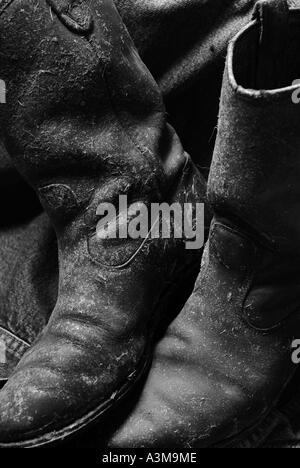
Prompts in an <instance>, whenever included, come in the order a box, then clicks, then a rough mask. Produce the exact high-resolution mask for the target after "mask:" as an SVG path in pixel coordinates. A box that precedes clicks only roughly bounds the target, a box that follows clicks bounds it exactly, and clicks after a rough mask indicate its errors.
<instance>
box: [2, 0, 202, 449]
mask: <svg viewBox="0 0 300 468" xmlns="http://www.w3.org/2000/svg"><path fill="white" fill-rule="evenodd" d="M64 4H65V5H66V6H67V5H70V8H71V6H74V5H75V4H76V5H77V7H76V12H77V14H80V9H81V8H83V12H85V11H86V9H85V7H84V5H86V2H64ZM89 9H90V10H89V11H90V13H91V15H92V17H93V26H92V29H91V30H90V31H89V35H88V36H86V35H80V34H77V33H78V31H76V32H74V31H73V32H72V31H70V29H69V25H68V24H66V22H65V21H61V20H62V19H63V18H62V17H61V15H60V13H61V10H59V9H57V8H56V9H55V11H53V12H52V13H53V14H51V11H50V12H49V5H48V2H46V0H43V1H37V0H31V1H28V0H26V1H25V0H17V1H15V2H14V3H13V4H12V6H11V7H10V8H8V9H7V10H5V13H3V15H2V16H1V19H0V47H1V49H2V50H5V55H4V57H2V59H1V79H4V80H5V82H6V86H7V104H6V105H5V106H4V107H1V108H0V119H1V126H2V131H3V135H4V141H5V144H6V148H7V150H8V152H9V154H10V157H11V158H12V160H13V162H14V164H15V165H16V167H17V168H18V170H19V171H20V173H22V175H23V176H24V177H25V178H26V180H27V181H28V182H29V183H30V185H31V186H32V187H33V188H34V189H35V190H36V191H37V193H38V194H39V196H40V201H41V203H42V205H43V207H44V209H45V211H46V212H47V214H48V216H49V217H50V220H51V223H52V225H53V226H54V227H55V230H56V234H57V238H58V247H59V287H58V298H57V302H56V305H55V307H54V310H53V312H52V313H51V316H50V319H49V321H48V323H47V325H46V327H45V328H44V330H43V331H42V333H41V334H40V335H39V336H38V338H37V340H36V341H35V342H34V344H33V346H32V348H31V349H30V350H29V351H28V352H27V353H26V354H25V356H24V357H23V358H22V360H21V361H20V363H19V365H18V366H17V368H16V369H15V371H14V372H13V374H12V376H11V377H10V379H9V381H8V383H7V384H6V385H5V387H4V388H3V390H2V392H1V393H0V444H2V445H3V446H7V445H10V446H11V445H17V446H23V447H24V446H39V445H44V444H48V443H50V442H54V441H56V440H61V439H65V438H66V437H67V436H69V435H71V434H72V433H73V432H76V431H77V430H80V429H82V428H84V427H85V426H87V425H89V424H91V423H93V422H95V421H98V420H99V419H100V422H101V421H102V418H103V416H104V415H105V414H106V413H107V412H109V410H111V409H112V408H113V407H114V405H115V402H117V401H119V400H120V399H121V398H123V397H124V396H125V395H126V394H127V393H128V392H129V390H130V389H131V387H133V386H134V384H135V382H136V381H137V379H138V378H139V377H140V376H141V374H142V373H143V372H144V371H145V367H146V365H147V363H148V362H149V360H150V357H151V349H152V347H153V335H154V333H155V330H156V328H157V326H158V323H159V322H160V321H161V320H166V319H167V317H168V316H169V314H170V312H171V313H172V314H176V313H177V312H178V311H176V308H175V307H174V303H173V302H172V290H174V289H176V288H178V285H180V283H181V275H182V274H185V275H186V276H187V278H190V281H191V284H192V283H193V280H194V272H195V269H197V268H199V263H200V259H201V253H202V252H201V250H198V251H196V252H195V251H193V252H191V251H188V250H186V249H185V244H184V239H175V238H171V239H162V238H159V239H149V240H148V239H147V242H145V243H144V244H143V246H142V248H137V247H136V246H135V242H134V241H132V240H131V239H126V240H124V242H123V244H122V243H121V245H120V246H116V245H115V243H114V241H113V240H112V241H110V242H109V243H108V244H109V245H108V246H107V245H103V242H101V241H99V242H98V245H97V240H96V245H93V249H91V237H90V236H91V233H92V235H94V234H95V232H96V225H97V221H98V219H97V207H98V206H99V204H100V203H101V202H111V203H116V202H117V199H118V196H119V195H121V194H122V195H127V196H128V203H131V202H132V201H136V200H140V201H145V200H146V201H147V202H148V203H150V202H154V201H155V202H161V201H165V202H169V203H172V202H173V201H177V202H179V203H180V204H181V205H183V204H184V203H189V202H190V203H192V204H195V203H196V202H203V201H204V192H205V183H204V180H203V179H202V177H201V175H200V174H199V172H198V171H197V169H196V168H195V166H194V165H193V163H192V162H191V161H190V159H189V157H188V156H187V155H186V154H185V153H184V151H183V149H182V146H181V144H180V141H179V139H178V137H177V136H176V134H175V132H174V130H173V129H172V128H171V127H170V126H168V125H167V121H166V117H167V116H166V112H165V109H164V106H163V102H162V98H161V94H160V91H159V89H158V87H157V85H156V83H155V81H154V79H153V78H152V76H151V74H150V73H149V71H148V69H147V68H146V66H145V65H144V64H143V62H142V61H141V59H140V57H139V55H138V53H137V51H136V49H135V47H134V45H133V43H132V41H131V39H130V37H129V35H128V32H127V30H126V28H125V26H124V24H123V22H122V20H121V18H120V16H119V14H118V12H117V10H116V9H115V7H114V4H113V2H112V1H111V0H99V1H97V2H94V3H93V4H91V3H89ZM63 11H65V10H63ZM67 11H68V12H69V11H70V9H68V10H67ZM72 11H73V10H72ZM54 13H56V14H54ZM72 15H73V13H72ZM73 16H74V15H73ZM37 44H39V46H38V47H37ZM132 245H133V249H132ZM128 247H129V250H130V256H132V261H130V262H127V263H126V265H125V266H124V268H119V269H112V268H109V267H110V266H111V265H115V264H117V266H119V260H118V259H119V257H122V258H124V257H125V259H126V257H127V254H128ZM131 250H132V251H131ZM120 251H121V252H120ZM107 257H108V258H107ZM101 259H104V260H105V261H104V262H102V263H101ZM171 305H172V307H171Z"/></svg>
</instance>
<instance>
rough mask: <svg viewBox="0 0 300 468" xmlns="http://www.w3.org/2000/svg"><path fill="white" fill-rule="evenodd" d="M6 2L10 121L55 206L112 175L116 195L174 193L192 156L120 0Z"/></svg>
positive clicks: (32, 175)
mask: <svg viewBox="0 0 300 468" xmlns="http://www.w3.org/2000/svg"><path fill="white" fill-rule="evenodd" d="M4 7H6V8H5V9H2V11H1V10H0V11H1V16H0V28H1V34H0V48H1V50H2V51H3V52H2V55H1V76H0V78H1V79H2V80H3V81H5V84H6V89H7V96H6V100H7V103H6V104H5V105H3V106H1V108H0V120H1V125H2V127H3V131H4V138H5V142H6V146H7V148H8V150H9V153H10V155H12V157H13V160H14V163H15V164H16V166H17V167H18V169H19V170H20V172H21V173H22V174H23V175H24V176H25V177H26V179H27V180H28V181H29V182H30V184H31V185H32V186H33V187H34V188H35V189H36V190H42V192H41V196H42V202H43V204H44V206H45V208H46V210H47V211H50V212H51V211H52V212H53V200H54V199H56V200H58V199H59V200H60V205H59V207H58V208H59V210H61V209H63V210H65V214H66V212H67V211H68V210H69V211H72V207H73V205H74V203H73V201H74V200H73V199H74V195H75V198H76V204H78V205H79V206H80V205H84V204H85V203H86V202H87V200H89V198H90V197H91V193H93V191H94V190H95V188H96V187H99V186H101V187H102V189H103V192H105V184H106V183H108V184H109V187H110V188H109V191H110V192H111V193H112V195H111V198H112V199H113V197H114V196H115V195H116V194H118V193H120V192H122V193H124V191H123V189H124V187H127V190H128V191H130V192H131V194H132V197H133V198H135V197H137V196H139V197H141V195H142V197H143V196H144V197H146V198H147V197H149V193H151V194H154V193H155V194H156V198H157V200H160V199H161V198H164V196H165V195H166V193H168V192H169V191H170V188H171V187H172V186H173V184H174V182H175V183H176V180H178V178H179V177H180V174H181V173H182V168H183V166H184V164H185V162H186V156H185V155H184V153H183V150H182V148H181V145H180V143H179V141H178V139H177V137H176V136H175V134H174V132H173V130H172V129H170V128H169V127H168V126H167V125H166V115H165V109H164V106H163V103H162V99H161V95H160V92H159V90H158V87H157V85H156V83H155V82H154V80H153V78H152V77H151V75H150V73H149V72H148V70H147V69H146V67H145V66H144V64H143V63H142V61H141V59H140V58H139V56H138V54H137V51H136V49H135V47H134V45H133V43H132V41H131V39H130V37H129V35H128V33H127V30H126V28H125V26H124V25H123V22H122V20H121V18H120V16H119V14H118V12H117V11H116V9H115V7H114V4H113V2H112V1H111V0H99V1H97V2H94V3H93V4H92V5H91V4H89V7H87V3H86V2H78V1H73V0H68V1H60V0H42V1H37V0H30V1H28V0H26V1H25V0H15V1H13V2H11V3H9V4H7V3H4ZM141 179H143V184H141ZM114 180H115V182H114V185H115V187H114V188H113V190H112V189H111V186H112V185H113V184H112V182H113V181H114ZM49 186H51V193H50V194H49V190H48V189H47V190H46V194H47V199H46V200H45V190H44V188H45V187H49ZM66 187H67V193H65V188H66ZM141 190H143V193H142V194H141ZM61 192H63V195H61ZM125 193H126V191H125ZM62 200H63V203H62V206H61V201H62ZM65 203H66V206H65ZM55 211H57V210H56V208H55V207H54V212H55ZM53 216H54V218H55V213H53Z"/></svg>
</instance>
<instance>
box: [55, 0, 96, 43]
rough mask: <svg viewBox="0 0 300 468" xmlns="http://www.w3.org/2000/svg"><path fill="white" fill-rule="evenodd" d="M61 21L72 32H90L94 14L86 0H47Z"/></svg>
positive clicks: (85, 33)
mask: <svg viewBox="0 0 300 468" xmlns="http://www.w3.org/2000/svg"><path fill="white" fill-rule="evenodd" d="M47 3H48V4H49V5H50V7H51V8H52V9H53V11H54V12H55V13H56V15H57V16H58V18H59V19H60V21H61V22H62V23H63V24H64V25H65V26H66V27H67V28H68V29H70V30H71V31H72V32H75V33H76V34H81V35H87V34H89V33H90V31H91V29H92V27H93V16H92V13H91V11H90V9H89V7H88V5H87V3H86V1H85V0H47Z"/></svg>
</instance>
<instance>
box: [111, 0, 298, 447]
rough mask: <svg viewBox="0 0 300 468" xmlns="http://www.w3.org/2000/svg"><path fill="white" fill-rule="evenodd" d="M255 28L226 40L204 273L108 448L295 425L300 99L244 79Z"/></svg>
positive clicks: (219, 440)
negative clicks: (292, 417)
mask: <svg viewBox="0 0 300 468" xmlns="http://www.w3.org/2000/svg"><path fill="white" fill-rule="evenodd" d="M270 3H271V5H272V2H270ZM275 5H276V2H274V5H273V6H275ZM268 6H269V5H268ZM294 20H295V18H294V17H293V16H292V17H291V18H290V24H291V25H293V26H295V25H296V21H295V22H294ZM260 27H261V25H260V24H259V23H258V22H257V20H256V23H255V24H254V23H252V24H251V25H250V26H249V27H247V28H245V30H243V31H242V32H241V33H240V34H239V35H238V36H237V37H236V38H235V39H234V41H233V42H232V44H231V45H230V47H229V54H228V59H227V66H226V69H225V76H224V82H223V91H222V98H221V109H220V118H219V126H218V136H217V143H216V148H215V153H214V157H213V162H212V167H211V172H210V177H209V184H208V196H209V200H210V202H211V205H212V207H213V209H214V211H215V218H214V221H213V224H212V228H211V233H210V236H209V241H208V243H207V246H206V249H205V254H204V259H203V264H202V268H201V272H200V275H199V277H198V279H197V281H196V286H195V289H194V292H193V294H192V295H191V297H190V299H189V300H188V301H187V304H186V305H185V307H184V309H183V312H181V314H180V315H179V317H178V318H177V320H176V321H175V322H174V324H173V328H170V329H169V333H168V335H167V338H168V339H169V342H168V341H166V342H165V347H164V343H162V344H161V345H160V347H159V348H158V350H157V354H156V361H155V365H154V368H153V370H152V373H151V374H150V379H151V380H150V385H146V386H145V388H144V392H143V393H142V396H141V398H140V400H139V401H138V403H137V405H136V406H135V407H134V408H132V413H131V414H130V415H129V418H128V420H127V421H125V422H124V423H123V425H122V426H121V428H119V429H118V430H117V431H116V433H115V434H114V435H113V437H112V439H111V441H110V443H109V444H110V446H112V447H114V448H116V447H123V448H124V447H147V448H152V447H153V448H154V447H155V448H165V447H189V448H190V447H195V448H196V447H201V448H204V447H257V446H259V445H263V444H264V442H266V441H267V440H270V439H269V438H270V437H271V435H272V434H273V435H274V434H276V430H277V431H278V433H277V436H279V435H280V432H279V429H280V426H282V425H285V429H286V434H285V435H287V434H289V435H290V434H291V432H290V431H289V430H288V426H287V421H288V419H287V418H286V417H285V414H286V413H285V411H286V408H287V407H288V406H285V407H284V406H283V400H284V397H283V396H282V395H283V394H284V391H285V389H286V390H287V392H288V391H289V384H290V382H291V381H292V379H293V377H294V376H295V375H296V369H297V367H296V366H295V365H294V364H293V362H292V341H293V339H294V337H295V336H296V335H297V333H298V332H299V327H300V316H299V302H300V297H299V292H300V291H299V284H298V283H299V248H298V245H299V243H298V239H299V226H298V223H297V220H298V216H297V212H298V210H299V184H298V182H297V181H298V180H299V157H298V147H299V107H297V106H295V105H294V104H293V103H292V92H293V91H294V90H295V88H293V87H291V86H290V87H289V88H287V89H281V90H275V91H267V90H256V89H255V88H254V89H251V84H252V86H254V84H253V83H255V81H253V82H249V80H251V77H252V76H257V74H256V73H254V74H253V75H252V74H251V73H249V70H250V65H251V67H253V63H257V62H255V57H257V54H258V53H259V50H258V49H257V47H258V44H259V41H258V40H257V39H258V34H259V31H260ZM298 30H299V28H297V29H293V28H292V30H289V34H290V35H291V37H294V36H297V34H298ZM249 31H250V33H249ZM266 34H267V32H266ZM266 37H268V34H267V36H266ZM288 45H289V47H290V48H291V49H292V47H294V46H295V45H294V43H293V44H291V43H289V44H288ZM247 54H248V55H247ZM245 57H246V59H245ZM248 59H249V63H248ZM291 66H292V70H295V69H296V67H297V62H296V64H295V63H294V64H292V65H291ZM298 66H299V63H298ZM232 71H233V74H232ZM256 71H257V70H254V72H256ZM289 72H291V70H290V69H288V71H287V73H289ZM267 73H268V74H269V70H267ZM262 75H263V70H260V76H262ZM289 78H290V75H288V76H286V77H285V79H286V80H289ZM247 86H248V88H247V89H246V87H247ZM297 278H298V281H297ZM165 362H167V364H165ZM161 382H162V383H161ZM291 385H292V384H291ZM295 388H296V387H295V384H294V386H292V390H293V391H295ZM290 396H291V394H290ZM285 398H286V400H287V402H286V403H285V404H286V405H288V401H289V398H288V395H287V396H286V397H285ZM294 398H295V401H297V397H296V396H295V397H294ZM279 402H280V406H279V408H281V410H279V409H276V405H277V404H278V403H279ZM283 408H285V411H284V409H283ZM291 412H292V410H291ZM282 432H284V431H282ZM266 443H267V442H266Z"/></svg>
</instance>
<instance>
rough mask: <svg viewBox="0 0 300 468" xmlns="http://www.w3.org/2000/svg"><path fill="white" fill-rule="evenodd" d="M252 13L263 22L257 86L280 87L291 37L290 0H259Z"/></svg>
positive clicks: (265, 87)
mask: <svg viewBox="0 0 300 468" xmlns="http://www.w3.org/2000/svg"><path fill="white" fill-rule="evenodd" d="M253 16H254V19H256V20H258V21H259V22H260V37H259V45H258V61H257V68H256V69H257V73H256V86H257V88H258V89H259V88H261V89H267V88H276V87H280V86H281V83H282V79H284V76H285V73H286V63H285V59H286V57H285V51H286V47H287V44H288V37H289V7H288V3H287V0H262V1H259V2H258V3H257V4H256V7H255V10H254V14H253Z"/></svg>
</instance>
